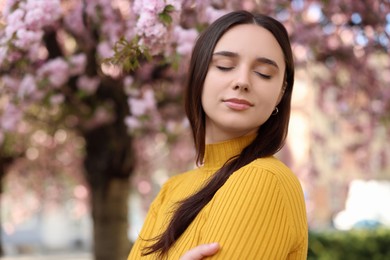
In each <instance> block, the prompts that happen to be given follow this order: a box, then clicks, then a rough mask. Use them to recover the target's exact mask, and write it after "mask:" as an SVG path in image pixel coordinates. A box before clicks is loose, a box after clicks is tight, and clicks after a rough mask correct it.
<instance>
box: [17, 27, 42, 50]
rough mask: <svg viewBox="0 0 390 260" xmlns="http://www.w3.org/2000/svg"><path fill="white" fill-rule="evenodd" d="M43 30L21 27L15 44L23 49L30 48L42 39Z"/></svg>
mask: <svg viewBox="0 0 390 260" xmlns="http://www.w3.org/2000/svg"><path fill="white" fill-rule="evenodd" d="M42 36H43V31H30V30H26V29H20V30H18V31H17V32H16V39H15V41H14V44H15V46H16V47H18V48H20V49H22V50H28V49H29V47H30V46H31V45H34V44H37V43H38V42H40V41H41V39H42Z"/></svg>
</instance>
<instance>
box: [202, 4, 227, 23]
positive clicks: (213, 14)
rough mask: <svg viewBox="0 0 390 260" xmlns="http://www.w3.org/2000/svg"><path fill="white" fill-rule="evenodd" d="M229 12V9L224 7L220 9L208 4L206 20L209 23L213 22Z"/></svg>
mask: <svg viewBox="0 0 390 260" xmlns="http://www.w3.org/2000/svg"><path fill="white" fill-rule="evenodd" d="M227 12H228V11H227V10H224V9H221V10H218V9H215V8H213V7H211V6H208V7H207V8H206V10H205V13H206V20H207V22H208V23H212V22H214V21H215V20H217V19H218V18H219V17H221V16H222V15H224V14H226V13H227Z"/></svg>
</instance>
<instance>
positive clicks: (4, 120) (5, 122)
mask: <svg viewBox="0 0 390 260" xmlns="http://www.w3.org/2000/svg"><path fill="white" fill-rule="evenodd" d="M21 118H22V111H21V110H20V109H18V108H17V107H16V106H15V105H13V104H10V103H9V104H7V106H6V107H5V109H4V111H3V115H2V116H1V118H0V126H1V129H4V130H5V131H13V130H15V129H16V127H17V124H18V122H19V121H20V120H21Z"/></svg>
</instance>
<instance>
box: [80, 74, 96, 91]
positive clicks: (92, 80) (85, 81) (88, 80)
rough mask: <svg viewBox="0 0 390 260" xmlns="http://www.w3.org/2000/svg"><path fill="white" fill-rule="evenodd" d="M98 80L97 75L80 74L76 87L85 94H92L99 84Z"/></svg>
mask: <svg viewBox="0 0 390 260" xmlns="http://www.w3.org/2000/svg"><path fill="white" fill-rule="evenodd" d="M99 83H100V80H99V78H98V77H88V76H85V75H83V76H81V77H79V78H78V80H77V87H78V88H79V89H80V90H83V91H84V92H86V93H87V94H94V93H95V92H96V90H97V88H98V86H99Z"/></svg>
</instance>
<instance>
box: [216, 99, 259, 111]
mask: <svg viewBox="0 0 390 260" xmlns="http://www.w3.org/2000/svg"><path fill="white" fill-rule="evenodd" d="M223 103H224V104H225V105H226V106H227V107H229V108H231V109H233V110H239V111H242V110H246V109H249V108H250V107H252V106H253V104H252V103H251V102H249V101H248V100H245V99H239V98H229V99H224V100H223Z"/></svg>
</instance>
